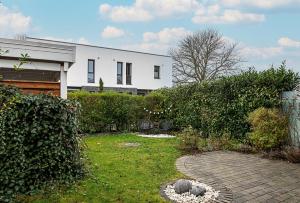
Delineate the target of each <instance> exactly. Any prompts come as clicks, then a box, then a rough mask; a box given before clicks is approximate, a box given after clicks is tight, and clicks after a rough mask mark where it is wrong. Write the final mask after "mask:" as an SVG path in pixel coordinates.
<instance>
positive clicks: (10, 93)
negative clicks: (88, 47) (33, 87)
mask: <svg viewBox="0 0 300 203" xmlns="http://www.w3.org/2000/svg"><path fill="white" fill-rule="evenodd" d="M19 93H20V92H19V89H18V88H16V87H13V86H5V85H1V84H0V109H1V108H2V106H3V105H4V104H5V103H6V102H7V101H9V100H10V99H11V98H12V97H14V96H15V95H16V94H19Z"/></svg>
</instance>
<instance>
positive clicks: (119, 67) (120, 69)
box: [117, 62, 123, 84]
mask: <svg viewBox="0 0 300 203" xmlns="http://www.w3.org/2000/svg"><path fill="white" fill-rule="evenodd" d="M117 84H123V63H122V62H118V63H117Z"/></svg>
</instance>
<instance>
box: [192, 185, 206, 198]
mask: <svg viewBox="0 0 300 203" xmlns="http://www.w3.org/2000/svg"><path fill="white" fill-rule="evenodd" d="M190 193H191V194H193V195H195V196H196V197H198V196H203V195H204V194H205V193H206V189H205V188H204V187H200V186H193V187H192V189H191V191H190Z"/></svg>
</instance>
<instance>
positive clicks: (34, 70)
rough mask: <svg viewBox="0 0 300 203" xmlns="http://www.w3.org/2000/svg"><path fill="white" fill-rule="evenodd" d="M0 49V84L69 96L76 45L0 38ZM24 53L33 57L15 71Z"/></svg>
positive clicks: (31, 91)
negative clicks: (68, 86) (68, 83)
mask: <svg viewBox="0 0 300 203" xmlns="http://www.w3.org/2000/svg"><path fill="white" fill-rule="evenodd" d="M0 49H1V50H2V53H1V55H0V76H1V79H0V84H5V85H13V86H17V87H19V88H20V89H21V90H22V91H23V92H24V93H32V94H39V93H51V94H53V95H56V96H61V97H62V98H67V74H68V71H69V68H70V67H71V66H72V65H73V64H74V63H75V51H76V47H75V46H67V45H62V44H57V43H45V42H33V41H28V40H26V39H25V38H24V39H22V40H14V39H3V38H0ZM21 54H28V55H29V57H30V58H29V60H28V63H25V64H23V65H22V66H21V70H19V71H16V70H15V65H17V64H20V61H19V59H20V56H21Z"/></svg>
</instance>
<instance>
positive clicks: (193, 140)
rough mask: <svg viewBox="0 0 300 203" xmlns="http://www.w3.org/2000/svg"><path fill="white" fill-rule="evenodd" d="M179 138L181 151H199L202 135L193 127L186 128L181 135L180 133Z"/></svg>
mask: <svg viewBox="0 0 300 203" xmlns="http://www.w3.org/2000/svg"><path fill="white" fill-rule="evenodd" d="M178 137H179V139H180V143H179V149H181V150H183V151H187V152H191V151H196V150H198V144H199V141H200V134H199V132H198V131H197V130H195V129H193V128H192V127H191V126H189V127H187V128H185V129H184V130H183V131H182V132H181V133H179V134H178Z"/></svg>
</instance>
